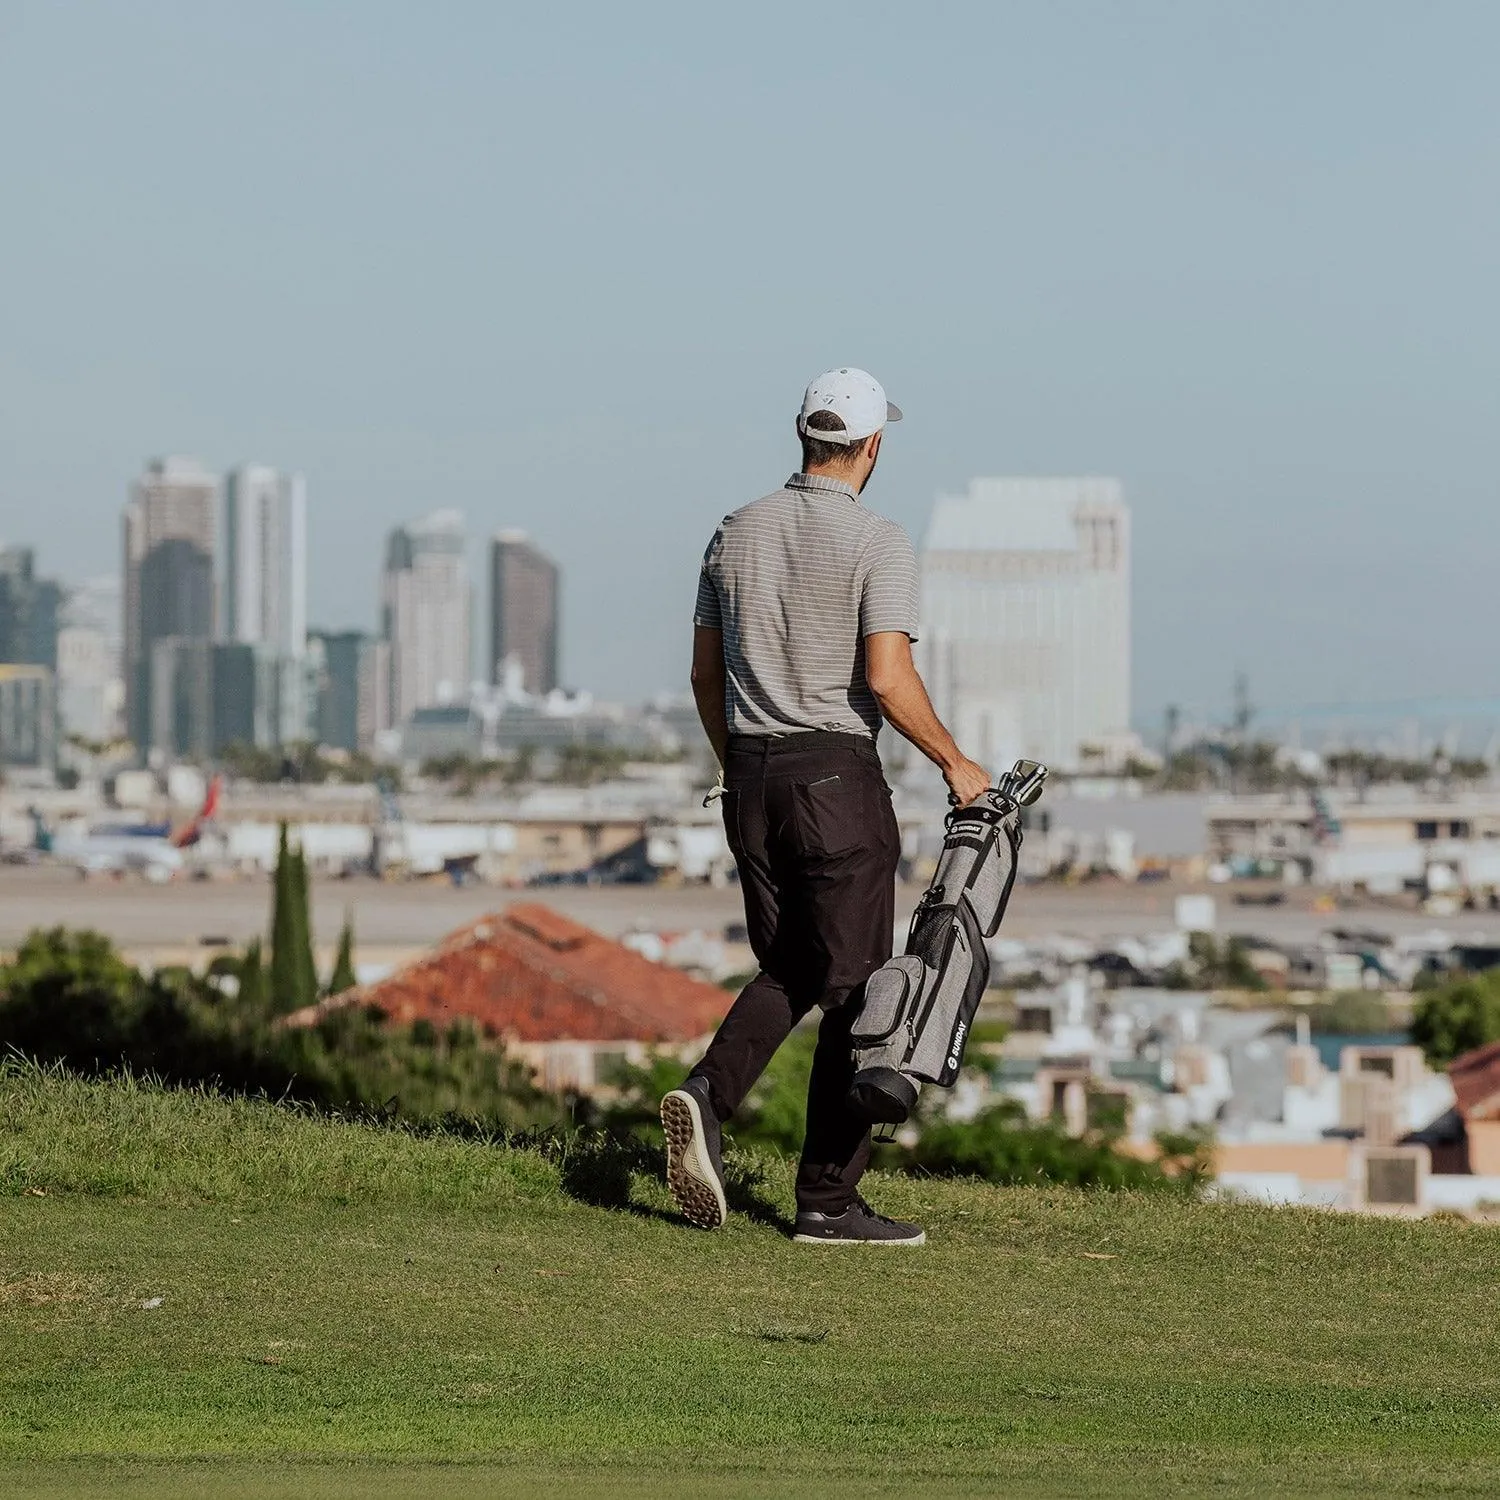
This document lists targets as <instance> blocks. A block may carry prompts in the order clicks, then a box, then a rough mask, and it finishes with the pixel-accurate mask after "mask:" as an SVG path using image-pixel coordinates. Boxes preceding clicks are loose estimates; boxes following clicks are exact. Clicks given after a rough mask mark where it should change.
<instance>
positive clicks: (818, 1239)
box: [792, 1229, 927, 1245]
mask: <svg viewBox="0 0 1500 1500" xmlns="http://www.w3.org/2000/svg"><path fill="white" fill-rule="evenodd" d="M792 1243H793V1244H794V1245H925V1244H926V1243H927V1231H926V1230H925V1229H924V1230H923V1231H922V1232H921V1233H920V1234H915V1235H913V1236H912V1237H911V1238H910V1239H905V1240H852V1239H834V1238H833V1236H832V1235H822V1234H794V1235H793V1236H792Z"/></svg>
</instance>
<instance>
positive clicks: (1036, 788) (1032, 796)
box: [1000, 760, 1047, 807]
mask: <svg viewBox="0 0 1500 1500" xmlns="http://www.w3.org/2000/svg"><path fill="white" fill-rule="evenodd" d="M1046 785H1047V768H1046V766H1044V765H1043V764H1042V763H1041V761H1039V760H1018V761H1017V762H1016V763H1015V765H1013V766H1012V767H1011V768H1010V770H1008V771H1007V772H1006V773H1005V775H1004V776H1002V777H1001V778H1000V790H1001V791H1002V792H1004V793H1005V795H1006V796H1007V797H1010V798H1012V799H1014V801H1015V803H1016V805H1017V806H1018V807H1030V806H1031V804H1032V803H1033V802H1035V801H1036V800H1037V798H1038V797H1040V796H1041V795H1042V791H1043V789H1044V788H1045V787H1046Z"/></svg>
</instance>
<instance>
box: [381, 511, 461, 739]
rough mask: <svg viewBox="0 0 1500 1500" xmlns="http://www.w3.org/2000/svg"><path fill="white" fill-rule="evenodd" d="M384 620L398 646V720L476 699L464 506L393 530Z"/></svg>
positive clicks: (393, 677) (393, 662)
mask: <svg viewBox="0 0 1500 1500" xmlns="http://www.w3.org/2000/svg"><path fill="white" fill-rule="evenodd" d="M381 624H382V630H381V634H382V636H383V637H384V639H385V640H386V641H387V642H388V643H389V645H390V684H391V687H390V709H389V711H390V715H391V723H392V724H393V725H402V724H404V723H405V722H406V721H407V720H408V719H409V718H410V717H411V716H412V714H413V713H415V712H416V711H417V709H419V708H432V707H435V706H443V705H446V704H450V703H458V702H462V701H464V700H465V699H466V698H467V697H468V693H469V684H470V675H471V666H470V663H471V661H472V653H471V647H470V633H469V632H470V600H469V576H468V572H467V569H466V566H465V563H464V530H463V517H462V516H461V515H460V514H459V513H458V512H457V511H455V510H440V511H435V512H434V513H433V514H432V515H430V516H428V517H426V518H425V519H424V520H421V521H415V522H413V523H412V524H411V525H409V526H403V527H398V528H397V529H396V530H395V531H393V532H391V534H390V537H389V539H388V541H387V545H386V561H385V573H384V575H383V577H382V580H381ZM381 727H382V728H386V727H388V726H386V725H382V726H381Z"/></svg>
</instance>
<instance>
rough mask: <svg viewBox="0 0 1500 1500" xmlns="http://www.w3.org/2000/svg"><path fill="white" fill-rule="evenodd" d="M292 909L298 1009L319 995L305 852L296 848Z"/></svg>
mask: <svg viewBox="0 0 1500 1500" xmlns="http://www.w3.org/2000/svg"><path fill="white" fill-rule="evenodd" d="M292 895H293V905H292V910H293V912H294V913H295V914H296V922H297V934H296V943H297V947H296V954H297V1006H296V1008H297V1009H299V1010H300V1009H301V1008H302V1006H304V1005H312V1004H314V1003H315V1002H316V1001H317V998H318V966H317V963H316V962H315V960H314V959H313V941H312V915H311V912H310V910H309V902H308V889H307V856H306V855H305V854H304V853H303V852H302V850H301V849H298V850H297V851H296V853H295V854H293V855H292Z"/></svg>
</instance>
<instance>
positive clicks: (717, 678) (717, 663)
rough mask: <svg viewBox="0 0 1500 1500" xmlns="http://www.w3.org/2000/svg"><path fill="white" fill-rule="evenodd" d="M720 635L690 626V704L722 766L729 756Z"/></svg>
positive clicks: (714, 631) (727, 717) (711, 629)
mask: <svg viewBox="0 0 1500 1500" xmlns="http://www.w3.org/2000/svg"><path fill="white" fill-rule="evenodd" d="M724 686H725V675H724V632H723V631H722V630H715V629H714V628H713V627H712V626H708V625H695V626H693V702H694V703H696V704H697V705H698V718H699V719H700V720H701V721H702V724H703V732H704V734H706V735H707V736H708V742H709V744H710V745H712V746H713V747H714V754H715V755H716V756H718V758H719V764H720V765H721V766H722V765H723V764H724V763H725V761H726V759H727V758H728V755H729V716H728V714H727V712H726V711H725V707H724Z"/></svg>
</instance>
